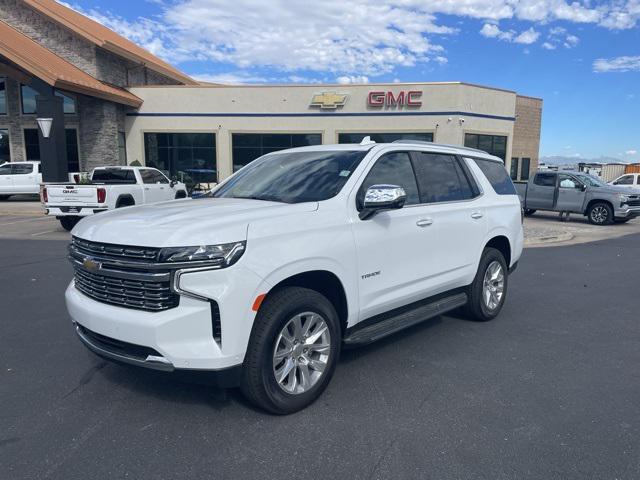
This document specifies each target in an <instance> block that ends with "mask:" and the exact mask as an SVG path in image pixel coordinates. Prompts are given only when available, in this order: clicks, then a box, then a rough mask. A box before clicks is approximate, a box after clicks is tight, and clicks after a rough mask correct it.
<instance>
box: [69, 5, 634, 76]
mask: <svg viewBox="0 0 640 480" xmlns="http://www.w3.org/2000/svg"><path fill="white" fill-rule="evenodd" d="M68 1H70V2H72V6H73V7H74V8H76V10H79V11H81V12H82V13H85V14H87V15H89V16H91V17H93V18H94V19H96V20H98V21H100V22H101V23H103V24H105V25H107V26H108V27H109V28H112V29H114V30H115V31H117V32H118V33H121V34H122V35H124V36H126V37H128V38H130V39H131V40H133V41H135V42H136V43H139V44H141V45H142V46H143V47H145V48H147V49H148V50H150V51H151V52H152V53H155V54H156V55H158V56H160V57H162V58H164V59H166V60H167V61H169V62H173V63H180V62H187V61H190V62H193V61H201V62H207V61H209V62H217V63H223V64H228V65H230V66H231V67H230V68H231V69H236V70H248V69H251V68H252V67H266V68H269V69H270V70H272V71H280V72H283V74H294V73H295V74H300V73H301V72H304V74H305V76H309V74H310V76H311V77H313V76H314V73H313V72H322V74H324V75H326V76H327V77H328V78H331V77H334V76H367V77H373V76H378V75H382V74H385V73H391V72H394V71H395V70H396V69H398V68H400V67H412V66H415V65H417V64H420V63H426V62H434V63H437V64H444V63H446V61H447V56H446V51H445V50H444V48H443V46H442V45H443V42H444V41H445V40H444V39H443V37H444V36H447V35H454V34H456V33H457V31H458V30H457V28H454V27H452V26H451V25H457V20H459V19H460V18H475V19H480V20H482V21H484V22H485V23H484V24H483V26H482V30H481V34H482V35H484V36H487V37H491V38H497V39H499V40H502V41H508V42H515V43H521V44H525V45H529V44H532V43H534V42H536V41H537V40H538V39H539V37H540V33H539V31H540V28H539V26H540V25H546V24H550V23H551V22H554V21H558V20H560V21H563V22H566V23H593V24H599V25H601V26H603V27H605V28H609V29H627V28H633V27H634V26H636V25H637V24H638V21H640V0H599V1H598V2H595V1H593V0H459V1H457V0H431V1H428V2H425V1H424V0H391V2H389V3H382V4H376V5H375V6H374V5H372V4H371V3H370V2H369V1H367V0H324V1H323V2H321V4H317V5H316V4H309V3H308V2H301V1H297V2H295V1H292V0H270V1H268V2H266V1H260V0H234V1H233V2H229V1H228V0H172V1H170V2H169V1H160V0H154V2H155V5H154V8H158V9H159V13H158V14H157V15H154V16H153V17H147V18H145V17H138V18H136V19H125V18H123V17H121V16H119V15H114V14H113V13H111V12H109V11H108V10H98V9H85V8H83V7H79V6H77V5H76V3H75V2H79V0H68ZM450 17H459V18H458V19H454V20H452V19H451V18H450ZM502 20H505V21H506V20H519V21H525V22H532V23H533V24H532V25H531V24H529V25H526V26H525V27H522V28H523V30H521V31H514V30H511V29H508V30H506V31H503V30H501V29H500V27H499V26H498V24H497V22H499V21H502ZM557 36H558V38H557V40H556V41H555V42H553V41H550V40H549V39H545V43H547V44H548V45H553V46H554V47H558V46H561V45H563V46H565V47H567V48H569V47H572V46H575V45H576V44H577V43H578V39H577V37H575V36H573V35H570V34H568V33H566V32H564V33H563V34H562V35H560V34H557ZM548 45H547V46H548ZM544 48H547V47H544Z"/></svg>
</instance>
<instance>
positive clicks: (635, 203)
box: [627, 199, 640, 207]
mask: <svg viewBox="0 0 640 480" xmlns="http://www.w3.org/2000/svg"><path fill="white" fill-rule="evenodd" d="M627 205H629V206H630V207H640V199H638V200H629V201H628V202H627Z"/></svg>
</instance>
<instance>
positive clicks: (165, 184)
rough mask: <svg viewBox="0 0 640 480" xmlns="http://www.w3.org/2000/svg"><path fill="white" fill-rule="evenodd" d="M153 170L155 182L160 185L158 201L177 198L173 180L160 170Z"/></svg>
mask: <svg viewBox="0 0 640 480" xmlns="http://www.w3.org/2000/svg"><path fill="white" fill-rule="evenodd" d="M151 171H152V172H153V178H154V181H155V184H156V185H158V190H159V193H158V198H159V200H158V201H160V202H164V201H167V200H173V199H174V198H175V194H174V192H173V189H172V188H171V186H170V183H171V182H170V181H169V179H168V178H167V177H166V176H165V175H164V173H162V172H161V171H160V170H155V169H151Z"/></svg>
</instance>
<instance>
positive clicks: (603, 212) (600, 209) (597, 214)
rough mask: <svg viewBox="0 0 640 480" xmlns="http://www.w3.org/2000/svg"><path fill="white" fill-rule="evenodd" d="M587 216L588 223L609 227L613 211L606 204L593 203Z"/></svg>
mask: <svg viewBox="0 0 640 480" xmlns="http://www.w3.org/2000/svg"><path fill="white" fill-rule="evenodd" d="M587 216H588V217H589V223H591V224H592V225H610V224H611V223H613V209H612V208H611V205H609V204H608V203H604V202H597V203H594V204H593V205H591V206H590V207H589V212H587Z"/></svg>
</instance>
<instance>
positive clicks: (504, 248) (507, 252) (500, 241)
mask: <svg viewBox="0 0 640 480" xmlns="http://www.w3.org/2000/svg"><path fill="white" fill-rule="evenodd" d="M484 248H495V249H496V250H498V251H499V252H500V253H502V256H503V257H504V259H505V261H506V262H507V268H509V267H510V266H511V242H510V241H509V238H507V237H506V236H505V235H495V236H494V237H493V238H491V239H490V240H489V241H488V242H487V243H486V244H485V246H484Z"/></svg>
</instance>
